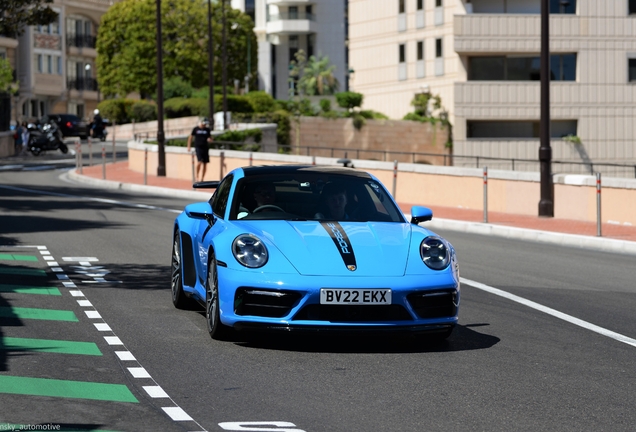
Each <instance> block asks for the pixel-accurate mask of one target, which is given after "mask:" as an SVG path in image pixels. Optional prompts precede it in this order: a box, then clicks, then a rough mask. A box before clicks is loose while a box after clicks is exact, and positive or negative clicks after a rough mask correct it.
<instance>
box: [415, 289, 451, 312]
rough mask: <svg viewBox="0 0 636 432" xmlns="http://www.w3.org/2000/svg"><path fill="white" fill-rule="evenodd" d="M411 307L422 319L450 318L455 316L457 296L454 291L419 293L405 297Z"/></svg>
mask: <svg viewBox="0 0 636 432" xmlns="http://www.w3.org/2000/svg"><path fill="white" fill-rule="evenodd" d="M407 299H408V301H409V303H410V305H411V307H412V308H413V310H414V311H415V313H416V314H417V316H419V317H420V318H422V319H427V318H451V317H454V316H455V315H457V306H458V305H459V303H458V295H457V291H455V290H447V291H420V292H416V293H412V294H409V295H408V297H407Z"/></svg>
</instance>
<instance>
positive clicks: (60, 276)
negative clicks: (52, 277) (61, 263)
mask: <svg viewBox="0 0 636 432" xmlns="http://www.w3.org/2000/svg"><path fill="white" fill-rule="evenodd" d="M56 276H57V278H58V279H59V280H68V276H66V275H65V274H58V275H56Z"/></svg>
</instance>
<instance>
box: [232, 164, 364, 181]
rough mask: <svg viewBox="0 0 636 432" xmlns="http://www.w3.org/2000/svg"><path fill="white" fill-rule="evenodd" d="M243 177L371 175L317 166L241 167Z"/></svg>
mask: <svg viewBox="0 0 636 432" xmlns="http://www.w3.org/2000/svg"><path fill="white" fill-rule="evenodd" d="M242 170H243V174H244V176H245V177H252V176H254V177H256V176H266V175H280V174H283V175H285V174H287V175H289V174H294V173H315V174H337V175H342V176H350V177H358V178H367V179H371V178H372V177H371V175H370V174H369V173H367V172H364V171H357V170H355V169H352V168H343V167H337V166H336V167H334V166H317V165H267V166H252V167H243V168H242Z"/></svg>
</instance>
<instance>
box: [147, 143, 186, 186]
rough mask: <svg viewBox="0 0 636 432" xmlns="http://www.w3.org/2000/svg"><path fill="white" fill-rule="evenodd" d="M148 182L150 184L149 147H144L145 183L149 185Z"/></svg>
mask: <svg viewBox="0 0 636 432" xmlns="http://www.w3.org/2000/svg"><path fill="white" fill-rule="evenodd" d="M193 169H194V168H193ZM192 175H194V174H192ZM147 184H148V149H144V185H147Z"/></svg>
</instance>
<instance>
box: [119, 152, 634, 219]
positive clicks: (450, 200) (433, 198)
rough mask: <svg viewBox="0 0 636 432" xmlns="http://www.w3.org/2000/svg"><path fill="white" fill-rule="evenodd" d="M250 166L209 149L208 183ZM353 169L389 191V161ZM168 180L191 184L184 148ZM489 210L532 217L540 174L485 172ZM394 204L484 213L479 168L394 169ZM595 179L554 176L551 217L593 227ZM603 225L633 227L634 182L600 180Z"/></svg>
mask: <svg viewBox="0 0 636 432" xmlns="http://www.w3.org/2000/svg"><path fill="white" fill-rule="evenodd" d="M146 149H148V151H149V156H148V168H147V169H148V172H149V173H156V172H157V156H156V153H157V146H156V145H146V144H142V143H138V142H135V141H131V142H129V143H128V161H129V162H128V163H129V167H130V169H131V170H133V171H137V172H140V173H143V172H144V151H145V150H146ZM251 157H252V160H251V163H252V165H289V164H307V165H311V164H312V163H313V161H314V160H315V163H316V164H317V165H338V163H337V162H336V161H337V159H335V158H327V157H315V158H313V157H310V156H299V155H283V154H276V153H258V152H257V153H251ZM249 164H250V153H249V152H241V151H232V150H210V163H209V165H208V169H207V174H206V180H218V179H220V178H222V177H223V176H224V175H225V174H227V173H228V172H230V171H231V170H232V169H234V168H238V167H242V166H247V165H249ZM353 164H354V167H355V168H356V169H361V170H364V171H368V172H370V173H372V174H373V175H375V176H376V177H377V178H378V179H380V181H382V182H383V183H384V185H385V186H386V187H387V188H388V189H389V191H390V190H391V189H392V184H393V169H394V164H393V162H380V161H365V160H353ZM166 175H167V176H168V177H172V178H178V179H185V180H191V179H192V157H191V155H190V154H188V152H187V150H186V149H185V148H183V147H166ZM488 188H489V190H488V210H489V211H491V212H502V213H510V214H523V215H531V216H536V215H537V213H538V203H539V199H540V175H539V173H538V172H537V173H535V172H517V171H499V170H489V171H488ZM395 195H396V197H395V198H396V199H397V200H398V201H399V202H400V203H401V204H405V205H409V204H411V205H413V204H418V205H429V206H444V207H461V208H466V209H472V210H482V209H483V170H482V168H458V167H444V166H434V165H422V164H411V163H401V164H398V175H397V184H396V194H395ZM596 198H597V192H596V178H595V176H591V175H590V176H581V175H565V174H559V175H555V176H554V216H555V217H556V218H561V219H572V220H581V221H588V222H596ZM602 210H603V211H602V217H603V222H604V223H607V222H610V223H617V224H625V225H636V179H620V178H611V177H605V178H603V179H602Z"/></svg>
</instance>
